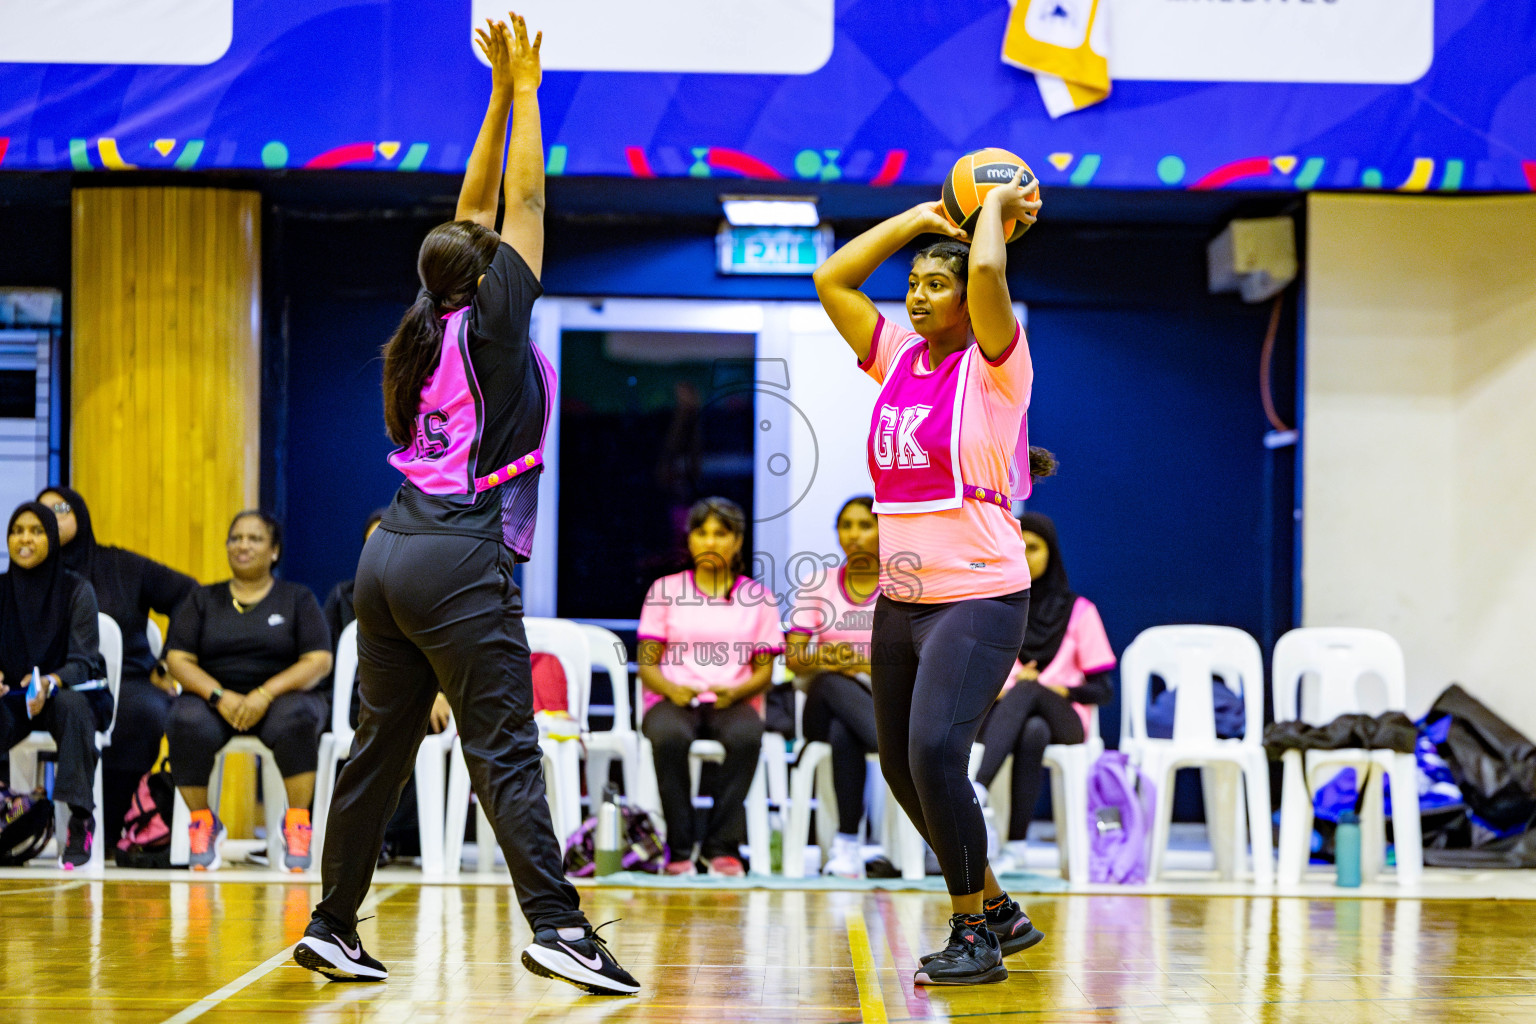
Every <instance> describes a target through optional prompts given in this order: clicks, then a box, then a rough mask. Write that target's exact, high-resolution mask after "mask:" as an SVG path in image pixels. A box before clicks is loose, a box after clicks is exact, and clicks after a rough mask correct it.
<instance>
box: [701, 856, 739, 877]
mask: <svg viewBox="0 0 1536 1024" xmlns="http://www.w3.org/2000/svg"><path fill="white" fill-rule="evenodd" d="M709 873H710V874H712V875H720V876H721V877H723V878H740V877H741V876H743V875H745V874H746V873H747V869H746V868H745V867H744V866H743V865H742V863H741V860H740V859H738V858H736V857H731V856H725V857H711V858H709Z"/></svg>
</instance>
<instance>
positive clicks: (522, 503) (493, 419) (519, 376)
mask: <svg viewBox="0 0 1536 1024" xmlns="http://www.w3.org/2000/svg"><path fill="white" fill-rule="evenodd" d="M541 294H543V288H542V287H541V286H540V285H539V280H538V278H536V277H534V275H533V271H532V270H530V269H529V268H528V264H527V263H525V262H523V258H522V257H521V256H519V255H518V254H517V251H516V250H515V249H513V248H512V247H511V246H510V245H508V244H506V243H505V242H503V243H502V244H501V245H500V246H498V247H497V250H496V255H495V257H493V258H492V260H491V265H490V267H489V268H488V269H487V270H486V272H485V280H484V281H482V282H481V283H480V287H479V288H478V289H476V291H475V297H474V298H473V299H472V300H471V301H470V308H469V313H468V314H467V316H466V325H465V332H464V338H463V345H464V356H465V361H466V363H467V364H468V367H467V368H468V370H469V371H470V379H471V380H472V382H473V385H472V386H475V387H476V389H477V391H478V393H477V394H476V396H475V398H476V414H477V418H478V420H479V424H478V436H477V439H476V447H475V454H474V457H473V463H474V465H473V468H472V473H471V475H472V476H475V477H484V476H488V475H490V474H491V473H493V472H495V471H497V470H499V469H501V468H502V467H504V466H506V465H507V464H508V463H510V462H511V461H512V460H513V459H517V458H521V457H523V456H525V455H528V454H530V453H531V452H533V451H534V450H536V449H537V448H538V447H539V445H540V442H541V440H542V437H543V432H544V415H545V409H546V407H547V405H548V403H549V402H550V401H551V400H552V398H553V396H551V395H546V394H545V393H544V390H545V389H544V378H543V374H542V373H541V371H540V369H539V363H538V359H537V358H536V357H535V356H534V354H533V342H532V340H531V339H530V338H529V336H528V325H529V320H530V318H531V316H532V312H533V303H534V300H535V299H537V298H538V297H539V296H540V295H541ZM447 340H448V342H449V343H450V344H452V343H455V339H452V338H450V339H447ZM538 480H539V473H537V472H528V473H522V474H519V475H517V476H514V477H512V478H511V479H510V480H507V481H505V482H503V483H501V484H499V485H498V486H495V487H491V488H488V489H487V490H484V491H481V492H479V493H478V494H469V495H465V494H427V493H425V492H424V491H422V490H421V489H420V488H418V487H417V486H416V485H414V484H412V483H411V482H409V481H407V482H405V483H403V484H401V485H400V490H399V491H397V492H396V493H395V498H394V501H393V502H392V503H391V504H390V506H389V509H388V510H387V511H386V512H385V513H384V519H383V521H382V522H381V523H380V524H379V525H380V526H382V527H383V528H384V529H386V530H390V531H391V532H394V533H449V534H455V535H459V536H470V537H485V538H488V539H491V540H500V541H502V542H503V543H505V544H506V545H507V546H508V547H509V548H511V549H512V551H513V553H514V554H515V555H516V556H517V558H518V560H520V561H521V560H525V559H526V558H527V557H528V552H529V548H530V547H531V545H532V541H533V520H534V515H535V512H536V509H537V501H538Z"/></svg>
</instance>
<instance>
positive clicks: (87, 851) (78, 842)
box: [59, 811, 96, 871]
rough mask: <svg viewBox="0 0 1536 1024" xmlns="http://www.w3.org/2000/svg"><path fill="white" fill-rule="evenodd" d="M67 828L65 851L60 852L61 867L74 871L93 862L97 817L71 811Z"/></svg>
mask: <svg viewBox="0 0 1536 1024" xmlns="http://www.w3.org/2000/svg"><path fill="white" fill-rule="evenodd" d="M67 828H68V835H67V836H66V837H65V840H64V852H63V853H61V854H59V867H61V868H63V869H64V870H65V871H73V870H74V869H75V868H83V867H85V865H87V864H89V863H90V862H91V847H92V846H94V845H95V843H96V819H95V818H94V817H92V816H91V815H89V814H87V815H84V816H82V815H79V814H75V813H74V812H73V811H71V812H70V815H69V825H68V826H67Z"/></svg>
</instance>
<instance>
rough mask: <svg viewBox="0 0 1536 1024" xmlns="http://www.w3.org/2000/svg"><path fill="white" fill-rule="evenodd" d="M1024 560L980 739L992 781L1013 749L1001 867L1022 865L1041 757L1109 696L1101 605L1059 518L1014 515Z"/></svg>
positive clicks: (1078, 731) (1071, 739)
mask: <svg viewBox="0 0 1536 1024" xmlns="http://www.w3.org/2000/svg"><path fill="white" fill-rule="evenodd" d="M1019 527H1020V528H1021V530H1022V531H1023V534H1024V555H1025V557H1026V558H1027V559H1028V560H1029V575H1030V579H1031V580H1032V581H1033V582H1032V583H1031V586H1030V600H1029V625H1028V628H1027V630H1026V632H1025V634H1024V643H1023V645H1022V646H1021V647H1020V648H1019V661H1018V664H1016V665H1015V666H1014V670H1013V678H1012V680H1011V681H1010V682H1009V684H1008V685H1007V686H1006V687H1004V689H1003V692H1002V695H1001V696H999V697H998V700H997V703H996V704H995V705H993V707H992V711H991V712H990V713H989V714H988V715H987V720H986V722H985V723H984V724H983V725H982V727H981V735H980V736H979V737H978V739H977V742H979V743H981V744H982V746H983V747H984V748H985V752H984V753H983V755H982V759H981V769H980V771H979V772H978V773H977V781H978V782H979V783H980V784H981V785H982V786H983V787H987V786H991V785H992V780H993V779H995V778H996V777H997V773H998V771H999V770H1000V769H1001V768H1002V766H1003V761H1004V760H1005V759H1006V758H1007V757H1008V755H1010V754H1012V755H1013V791H1012V795H1011V800H1010V804H1011V809H1012V813H1011V814H1010V820H1009V822H1008V846H1007V847H1006V848H1005V849H1004V850H1003V851H1002V853H1001V855H1000V856H999V857H998V859H997V860H996V861H995V862H994V863H993V870H994V871H997V872H999V873H1001V872H1004V871H1008V870H1018V869H1022V867H1023V863H1024V838H1025V836H1026V834H1027V833H1028V831H1029V823H1030V820H1031V819H1032V818H1033V817H1034V810H1035V802H1036V801H1037V800H1038V799H1039V798H1040V782H1041V770H1042V757H1043V755H1044V753H1045V748H1046V746H1047V745H1049V744H1052V743H1081V742H1083V739H1084V737H1085V735H1086V732H1085V730H1086V729H1087V727H1088V721H1089V711H1088V708H1089V706H1091V705H1095V704H1107V703H1109V701H1110V699H1111V698H1112V697H1113V696H1114V690H1113V689H1112V687H1111V686H1110V682H1109V672H1110V669H1112V668H1114V667H1115V655H1114V651H1112V650H1111V649H1110V646H1109V638H1108V637H1107V636H1106V635H1105V634H1104V623H1103V621H1102V620H1100V618H1099V610H1098V609H1097V608H1095V607H1094V605H1093V602H1092V601H1090V600H1088V599H1087V598H1086V597H1081V596H1079V595H1078V594H1076V593H1074V592H1073V590H1072V585H1071V584H1070V583H1068V582H1067V569H1066V566H1065V565H1063V564H1062V560H1061V548H1060V546H1059V544H1058V543H1057V541H1056V524H1055V523H1053V522H1051V520H1050V519H1049V518H1048V517H1047V516H1043V515H1041V514H1040V513H1038V512H1026V513H1024V514H1023V515H1022V516H1020V517H1019Z"/></svg>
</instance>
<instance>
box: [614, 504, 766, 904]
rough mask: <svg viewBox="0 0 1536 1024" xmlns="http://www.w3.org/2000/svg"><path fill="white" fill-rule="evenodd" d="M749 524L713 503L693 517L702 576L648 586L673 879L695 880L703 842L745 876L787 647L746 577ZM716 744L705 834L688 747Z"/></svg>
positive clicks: (706, 851) (649, 643) (650, 660)
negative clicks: (769, 694)
mask: <svg viewBox="0 0 1536 1024" xmlns="http://www.w3.org/2000/svg"><path fill="white" fill-rule="evenodd" d="M745 537H746V517H745V516H744V515H743V514H742V511H741V507H740V506H739V505H737V504H736V503H735V502H733V501H729V500H727V499H725V498H705V499H704V500H703V501H700V502H698V503H697V504H695V505H694V506H693V508H692V509H690V510H689V513H688V553H689V556H690V557H691V560H692V562H693V568H692V569H691V570H689V571H688V572H680V573H675V574H674V575H671V576H663V577H662V578H661V579H659V580H657V581H656V582H655V583H652V584H651V589H650V591H649V592H648V593H647V594H646V595H645V606H644V608H642V609H641V611H640V627H639V630H638V633H639V640H640V659H639V660H640V681H641V683H642V684H643V685H644V686H645V689H646V693H645V710H644V713H643V714H644V717H643V718H642V720H641V723H640V728H641V731H642V732H644V733H645V735H646V737H647V738H648V739H650V741H651V745H652V747H653V749H654V753H655V761H656V783H657V787H658V789H659V791H660V793H661V811H662V815H663V816H664V817H665V818H666V823H667V847H668V849H669V850H670V851H671V852H670V854H669V856H670V862H669V863H668V864H667V873H668V874H671V875H691V874H694V873H695V871H696V868H695V866H694V863H693V848H694V844H695V841H696V840H697V841H698V842H699V843H700V851H701V854H702V856H703V858H704V859H705V860H706V861H708V862H709V867H710V871H711V872H713V873H714V874H718V875H741V874H743V873H744V869H743V867H742V863H741V844H742V843H743V842H745V841H746V825H747V818H746V798H747V790H748V789H749V788H750V787H751V785H752V776H753V774H754V773H755V772H756V771H757V761H758V754H759V752H760V751H761V749H762V739H763V718H762V697H761V695H762V693H763V691H764V690H766V689H768V686H769V684H770V683H771V682H772V681H773V659H774V657H775V655H777V654H778V653H779V652H780V651H782V650H783V649H784V636H783V633H782V632H781V631H780V626H779V611H778V605H777V603H776V602H775V601H774V599H773V595H772V594H770V593H769V592H768V591H767V589H766V588H764V587H763V585H762V584H760V583H758V582H757V581H756V580H753V579H749V578H748V577H746V576H745V575H743V574H742V559H741V546H742V542H743V540H744V539H745ZM699 739H712V740H716V741H718V742H719V743H720V744H722V745H723V746H724V747H725V762H724V764H722V765H721V766H720V771H719V773H718V774H717V776H716V778H715V780H714V781H715V785H714V793H713V796H714V808H713V810H711V812H710V815H709V820H708V823H707V824H706V825H705V827H704V831H703V834H702V835H696V829H695V824H694V820H693V800H692V798H691V794H690V790H691V784H690V781H689V774H688V748H689V746H690V745H691V744H692V743H693V741H694V740H699Z"/></svg>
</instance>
